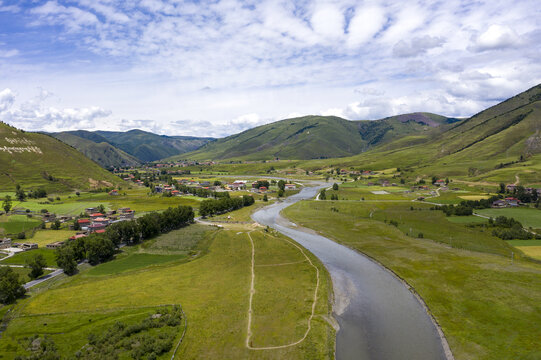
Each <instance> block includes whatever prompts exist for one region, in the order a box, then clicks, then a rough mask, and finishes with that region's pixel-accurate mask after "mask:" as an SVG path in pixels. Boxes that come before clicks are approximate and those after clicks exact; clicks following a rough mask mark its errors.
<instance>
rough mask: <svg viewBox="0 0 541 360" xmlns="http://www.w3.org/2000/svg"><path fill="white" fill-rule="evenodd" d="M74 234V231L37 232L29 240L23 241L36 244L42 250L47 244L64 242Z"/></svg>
mask: <svg viewBox="0 0 541 360" xmlns="http://www.w3.org/2000/svg"><path fill="white" fill-rule="evenodd" d="M75 233H76V231H72V230H38V231H36V233H35V234H34V236H33V237H32V238H31V239H27V240H25V241H28V242H33V243H36V244H38V246H39V247H40V248H44V247H45V246H46V245H47V244H51V243H54V242H57V241H66V240H68V239H69V238H70V237H71V236H73V235H75Z"/></svg>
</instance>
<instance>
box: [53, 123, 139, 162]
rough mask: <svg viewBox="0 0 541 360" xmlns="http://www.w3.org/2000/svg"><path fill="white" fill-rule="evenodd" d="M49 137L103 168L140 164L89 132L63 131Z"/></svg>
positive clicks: (132, 157) (105, 140) (135, 159)
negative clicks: (68, 146)
mask: <svg viewBox="0 0 541 360" xmlns="http://www.w3.org/2000/svg"><path fill="white" fill-rule="evenodd" d="M51 136H54V137H55V138H57V139H58V140H60V141H62V142H64V143H66V144H68V145H71V146H73V147H74V148H76V149H77V150H79V151H80V152H82V153H83V154H85V156H86V157H88V158H90V159H92V160H94V161H95V162H97V163H98V164H100V165H101V166H103V167H104V168H109V167H129V166H138V165H140V164H141V163H140V161H139V160H138V159H137V158H135V157H134V156H132V155H129V154H127V153H126V152H124V151H122V150H120V149H117V148H116V147H114V146H113V145H111V144H109V143H108V142H107V139H105V138H103V137H102V136H100V135H98V134H94V133H92V132H90V131H83V130H78V131H65V132H60V133H54V134H51Z"/></svg>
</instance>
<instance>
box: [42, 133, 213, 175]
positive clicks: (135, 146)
mask: <svg viewBox="0 0 541 360" xmlns="http://www.w3.org/2000/svg"><path fill="white" fill-rule="evenodd" d="M49 135H51V136H53V137H55V138H57V139H59V140H61V141H63V142H65V143H66V144H69V145H71V146H73V147H74V148H76V149H78V150H79V151H81V152H82V153H83V154H85V155H86V156H88V157H89V158H90V159H92V160H94V161H96V162H97V163H98V164H100V165H101V166H103V167H119V166H137V165H140V164H141V163H144V162H150V161H155V160H160V159H163V158H166V157H169V156H172V155H178V154H183V153H186V152H189V151H193V150H195V149H198V148H199V147H201V146H202V145H204V144H206V143H207V142H209V141H212V140H214V139H213V138H199V137H191V136H166V135H157V134H154V133H151V132H147V131H142V130H137V129H136V130H130V131H126V132H121V131H86V130H75V131H63V132H57V133H50V134H49Z"/></svg>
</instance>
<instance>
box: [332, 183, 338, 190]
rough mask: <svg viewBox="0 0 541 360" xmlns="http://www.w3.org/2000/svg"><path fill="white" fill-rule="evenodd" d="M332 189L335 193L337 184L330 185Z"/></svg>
mask: <svg viewBox="0 0 541 360" xmlns="http://www.w3.org/2000/svg"><path fill="white" fill-rule="evenodd" d="M332 189H333V190H335V191H336V190H338V184H337V183H334V184H332Z"/></svg>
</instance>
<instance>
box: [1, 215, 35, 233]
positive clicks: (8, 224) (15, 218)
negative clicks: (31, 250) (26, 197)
mask: <svg viewBox="0 0 541 360" xmlns="http://www.w3.org/2000/svg"><path fill="white" fill-rule="evenodd" d="M40 224H41V219H39V218H35V217H32V218H29V217H28V216H26V215H1V216H0V233H2V232H3V233H4V234H18V233H21V232H26V231H29V230H32V229H34V228H36V227H38V226H39V225H40Z"/></svg>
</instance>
